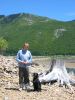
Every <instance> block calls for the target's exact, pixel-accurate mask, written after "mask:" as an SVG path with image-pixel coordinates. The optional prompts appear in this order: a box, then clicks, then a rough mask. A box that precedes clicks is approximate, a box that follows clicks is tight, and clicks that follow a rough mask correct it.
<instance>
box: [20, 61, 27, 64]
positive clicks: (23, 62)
mask: <svg viewBox="0 0 75 100" xmlns="http://www.w3.org/2000/svg"><path fill="white" fill-rule="evenodd" d="M20 63H21V64H28V62H27V61H22V62H20Z"/></svg>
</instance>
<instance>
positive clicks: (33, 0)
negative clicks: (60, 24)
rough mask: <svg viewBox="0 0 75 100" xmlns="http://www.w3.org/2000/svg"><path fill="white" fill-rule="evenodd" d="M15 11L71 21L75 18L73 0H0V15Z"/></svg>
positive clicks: (74, 0) (14, 12)
mask: <svg viewBox="0 0 75 100" xmlns="http://www.w3.org/2000/svg"><path fill="white" fill-rule="evenodd" d="M16 13H30V14H34V15H37V16H44V17H48V18H51V19H56V20H60V21H71V20H75V0H0V15H6V16H7V15H10V14H16Z"/></svg>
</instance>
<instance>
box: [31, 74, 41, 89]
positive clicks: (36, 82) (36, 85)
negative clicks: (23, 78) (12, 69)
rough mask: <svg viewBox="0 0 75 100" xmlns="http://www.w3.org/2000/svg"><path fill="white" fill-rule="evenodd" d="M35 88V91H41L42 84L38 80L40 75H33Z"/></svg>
mask: <svg viewBox="0 0 75 100" xmlns="http://www.w3.org/2000/svg"><path fill="white" fill-rule="evenodd" d="M33 88H34V91H41V83H40V81H39V78H38V73H33Z"/></svg>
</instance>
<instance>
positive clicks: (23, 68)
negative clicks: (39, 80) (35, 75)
mask: <svg viewBox="0 0 75 100" xmlns="http://www.w3.org/2000/svg"><path fill="white" fill-rule="evenodd" d="M28 49H29V44H28V43H25V44H24V45H23V48H22V49H21V50H19V51H18V53H17V57H16V60H17V62H18V65H19V84H20V88H19V90H22V89H27V88H28V86H29V66H30V65H31V63H32V55H31V52H30V51H29V50H28Z"/></svg>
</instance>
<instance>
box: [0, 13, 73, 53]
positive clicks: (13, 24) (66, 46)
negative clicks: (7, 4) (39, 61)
mask: <svg viewBox="0 0 75 100" xmlns="http://www.w3.org/2000/svg"><path fill="white" fill-rule="evenodd" d="M74 32H75V20H72V21H68V22H63V21H58V20H54V19H50V18H47V17H42V16H37V15H32V14H25V13H19V14H12V15H8V16H4V15H0V37H3V38H5V39H6V40H7V41H8V43H9V47H8V50H7V52H8V53H16V52H17V51H18V49H20V48H21V47H22V45H23V43H24V42H25V41H26V42H29V43H30V49H31V51H32V54H33V55H53V54H64V55H65V54H71V55H72V54H75V33H74Z"/></svg>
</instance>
